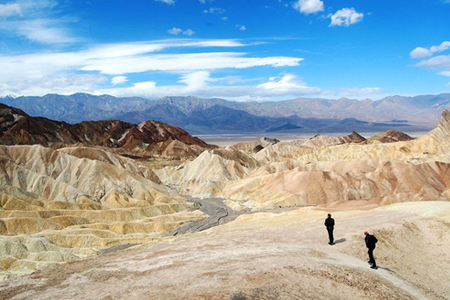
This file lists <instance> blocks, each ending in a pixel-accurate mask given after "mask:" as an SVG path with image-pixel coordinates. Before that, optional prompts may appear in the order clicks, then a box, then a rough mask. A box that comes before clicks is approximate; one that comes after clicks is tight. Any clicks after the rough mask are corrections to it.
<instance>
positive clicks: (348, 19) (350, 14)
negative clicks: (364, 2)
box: [329, 8, 364, 27]
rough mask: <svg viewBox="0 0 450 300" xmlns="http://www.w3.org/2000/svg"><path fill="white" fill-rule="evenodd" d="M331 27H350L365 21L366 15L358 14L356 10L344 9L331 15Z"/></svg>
mask: <svg viewBox="0 0 450 300" xmlns="http://www.w3.org/2000/svg"><path fill="white" fill-rule="evenodd" d="M329 17H330V19H331V23H330V26H346V27H348V26H350V25H353V24H356V23H359V22H361V21H362V20H363V17H364V14H363V13H360V12H357V11H356V10H355V9H354V8H343V9H340V10H338V11H337V12H335V13H334V14H330V15H329Z"/></svg>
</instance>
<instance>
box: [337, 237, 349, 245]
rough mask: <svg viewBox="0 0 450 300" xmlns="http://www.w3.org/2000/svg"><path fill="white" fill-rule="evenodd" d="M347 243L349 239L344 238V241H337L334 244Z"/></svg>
mask: <svg viewBox="0 0 450 300" xmlns="http://www.w3.org/2000/svg"><path fill="white" fill-rule="evenodd" d="M346 241H347V239H345V238H342V239H338V240H335V241H334V243H335V244H340V243H344V242H346Z"/></svg>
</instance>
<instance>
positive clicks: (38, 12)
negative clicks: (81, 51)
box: [0, 0, 78, 44]
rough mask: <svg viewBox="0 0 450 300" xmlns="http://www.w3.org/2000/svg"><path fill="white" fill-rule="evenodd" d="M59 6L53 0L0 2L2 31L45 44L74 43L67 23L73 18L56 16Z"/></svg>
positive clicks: (0, 25)
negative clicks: (55, 10) (56, 8)
mask: <svg viewBox="0 0 450 300" xmlns="http://www.w3.org/2000/svg"><path fill="white" fill-rule="evenodd" d="M56 6H57V2H56V1H52V0H35V1H31V0H21V1H16V2H11V3H8V4H0V17H3V18H1V19H0V31H4V32H8V33H9V34H10V35H13V36H17V37H21V38H26V39H28V40H30V41H33V42H37V43H43V44H61V43H72V42H75V41H77V40H78V39H77V38H75V37H73V36H72V35H71V34H70V33H69V30H68V29H67V27H68V26H67V25H68V24H69V23H71V22H72V21H73V20H69V19H68V18H65V17H57V18H56V17H54V12H53V9H54V8H55V7H56Z"/></svg>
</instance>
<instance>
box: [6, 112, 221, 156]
mask: <svg viewBox="0 0 450 300" xmlns="http://www.w3.org/2000/svg"><path fill="white" fill-rule="evenodd" d="M0 128H1V131H0V144H3V145H34V144H40V145H43V146H46V147H48V146H57V147H62V146H64V145H73V144H82V145H85V146H101V147H110V148H123V149H125V150H134V149H143V150H146V151H147V152H149V153H150V154H153V153H151V151H152V150H153V149H155V148H157V149H159V150H158V151H157V153H154V154H159V155H161V154H163V153H169V152H170V150H169V151H165V150H166V149H165V148H164V147H162V146H165V147H169V146H170V144H171V142H173V141H178V142H180V143H182V144H184V145H185V147H186V148H189V147H190V146H194V148H195V150H193V151H189V150H188V149H185V150H183V151H181V153H175V152H174V151H172V152H171V153H172V154H173V155H175V156H180V157H182V156H183V155H185V154H186V155H189V157H191V156H193V155H198V154H200V153H201V151H203V150H204V149H209V148H213V146H210V145H208V144H206V143H205V142H204V141H202V140H201V139H199V138H196V137H193V136H191V135H190V134H189V133H187V132H186V131H185V130H183V129H181V128H179V127H175V126H171V125H168V124H166V123H162V122H156V121H146V122H144V123H141V124H139V125H133V124H131V123H127V122H122V121H117V120H109V121H95V122H94V121H88V122H82V123H79V124H73V125H72V124H68V123H65V122H57V121H53V120H49V119H46V118H33V117H30V116H29V115H27V114H26V113H24V112H23V111H21V110H18V109H15V108H12V107H9V106H6V105H3V104H0ZM156 144H158V147H154V146H155V145H156ZM172 148H173V147H172ZM179 148H181V147H179Z"/></svg>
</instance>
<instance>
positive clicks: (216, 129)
mask: <svg viewBox="0 0 450 300" xmlns="http://www.w3.org/2000/svg"><path fill="white" fill-rule="evenodd" d="M0 103H5V104H7V105H10V106H14V107H17V108H19V109H22V110H24V111H26V112H27V113H28V114H29V115H31V116H42V117H47V118H49V119H53V120H57V121H65V122H68V123H72V124H73V123H79V122H82V121H88V120H89V121H91V120H92V121H99V120H106V119H117V120H121V121H125V122H131V123H141V122H144V121H146V120H150V119H152V120H156V121H161V122H166V123H169V124H172V125H175V126H179V127H182V128H184V129H185V130H188V131H189V132H192V133H196V134H207V133H243V132H260V133H261V132H271V131H273V130H275V131H279V132H283V131H286V132H314V133H318V132H345V131H348V130H349V128H347V127H348V126H345V124H342V123H341V122H342V121H343V120H346V119H355V120H358V122H357V123H354V124H352V125H353V126H356V127H352V128H350V130H351V131H353V130H356V131H358V132H373V131H383V130H389V129H396V128H408V131H411V132H412V131H428V130H430V129H432V128H434V126H436V124H437V123H438V120H439V116H440V114H441V113H442V111H443V110H444V109H446V108H449V107H450V94H439V95H419V96H415V97H404V96H397V95H396V96H389V97H386V98H384V99H381V100H376V101H374V100H370V99H366V100H361V101H360V100H354V99H347V98H342V99H338V100H332V99H321V98H296V99H293V100H284V101H278V102H233V101H228V100H224V99H219V98H210V99H204V98H197V97H192V96H188V97H184V96H167V97H164V98H161V99H158V100H149V99H145V98H139V97H124V98H117V97H114V96H111V95H100V96H95V95H91V94H83V93H77V94H73V95H69V96H65V95H58V94H48V95H45V96H42V97H35V96H30V97H28V96H21V97H16V98H13V97H3V98H0ZM214 107H215V108H214ZM233 118H236V120H239V122H240V124H239V125H235V126H230V124H227V121H229V120H230V119H233ZM397 120H400V121H397ZM269 124H270V125H269ZM406 126H407V127H406Z"/></svg>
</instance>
